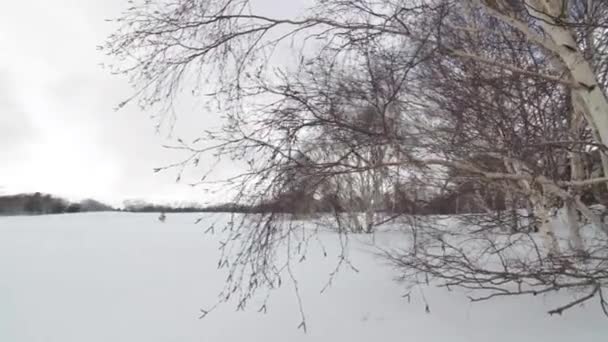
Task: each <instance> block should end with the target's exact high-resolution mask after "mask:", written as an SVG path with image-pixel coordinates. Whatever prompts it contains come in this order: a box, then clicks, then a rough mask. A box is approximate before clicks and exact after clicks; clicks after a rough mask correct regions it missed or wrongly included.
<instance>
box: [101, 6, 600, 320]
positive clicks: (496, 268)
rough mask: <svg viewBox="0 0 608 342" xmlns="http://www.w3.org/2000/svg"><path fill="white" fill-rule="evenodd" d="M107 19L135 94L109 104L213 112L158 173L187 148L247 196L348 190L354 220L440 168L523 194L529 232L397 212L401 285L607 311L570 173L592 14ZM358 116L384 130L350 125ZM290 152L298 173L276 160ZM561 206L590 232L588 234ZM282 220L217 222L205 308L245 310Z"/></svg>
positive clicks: (360, 9) (589, 111)
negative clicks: (230, 174)
mask: <svg viewBox="0 0 608 342" xmlns="http://www.w3.org/2000/svg"><path fill="white" fill-rule="evenodd" d="M118 22H119V23H121V24H122V26H121V28H120V29H119V30H118V31H117V32H116V33H115V34H114V35H112V36H111V37H110V38H109V40H108V42H107V44H106V45H105V46H104V47H103V48H104V49H105V51H106V52H107V53H108V54H110V55H112V56H113V57H115V58H116V60H117V61H118V63H117V65H115V67H114V71H115V72H117V73H122V74H126V75H128V76H130V79H131V81H132V83H133V85H134V87H135V93H134V96H133V97H131V98H129V99H128V100H127V101H125V102H124V103H122V104H121V106H122V105H126V104H128V103H129V102H132V101H137V102H138V103H139V104H140V105H142V106H143V107H144V108H148V109H150V110H158V111H159V114H160V115H161V117H162V116H163V115H172V114H171V113H174V112H173V111H171V110H169V109H170V108H171V105H172V103H173V102H174V101H178V99H179V96H180V94H181V93H183V92H184V91H186V90H187V91H188V93H192V94H195V95H197V94H200V96H201V97H202V98H208V99H209V102H210V103H211V104H213V105H214V108H216V111H217V114H218V115H223V116H224V117H225V118H226V125H225V126H224V128H223V129H222V130H220V131H218V132H209V133H208V135H206V136H203V137H201V138H200V139H196V140H195V141H193V142H184V141H178V142H177V143H176V146H173V148H177V149H181V150H185V151H189V152H190V157H188V158H187V159H185V160H184V161H183V162H182V163H177V164H174V165H171V166H170V167H169V168H171V167H173V168H177V169H178V170H181V169H183V168H184V167H186V166H194V165H197V163H196V162H195V161H196V160H199V158H200V156H201V155H203V154H205V153H212V154H214V155H217V156H219V157H224V158H233V159H238V160H242V161H244V162H245V163H246V164H247V166H248V169H247V170H246V171H245V172H244V173H243V174H242V175H240V176H238V177H234V178H231V179H229V180H228V182H229V183H228V184H227V185H230V186H236V187H237V188H238V189H239V197H238V199H240V200H241V201H242V202H245V203H248V204H251V203H257V204H262V203H265V202H266V201H268V199H269V198H272V196H273V194H276V193H280V192H281V190H284V189H282V188H283V187H284V186H286V184H290V182H283V181H281V180H284V179H285V177H288V176H289V174H290V172H292V171H293V170H294V168H299V170H300V171H301V172H302V173H301V174H307V175H310V176H312V177H310V178H311V179H314V180H315V182H317V183H318V184H333V185H334V187H335V188H336V191H338V189H337V187H340V190H339V191H343V189H344V188H346V189H347V190H354V189H355V187H346V185H347V184H346V183H347V181H346V180H347V179H359V180H361V184H364V185H365V186H363V187H360V189H359V193H360V195H362V196H363V197H366V202H367V208H366V209H367V210H365V211H366V212H367V217H368V218H367V219H366V225H367V226H368V227H369V224H370V223H371V222H373V221H374V219H373V217H374V216H375V215H376V212H375V211H376V210H375V203H376V202H377V201H378V199H379V196H378V195H379V192H380V191H379V189H381V188H383V187H385V188H388V187H389V186H390V185H395V184H404V183H405V182H404V179H403V178H404V175H405V174H407V175H408V177H409V179H410V180H413V182H415V183H416V184H413V185H412V186H413V187H420V188H423V189H431V188H433V187H436V186H441V185H440V184H447V183H449V182H450V181H451V180H450V179H449V177H448V176H449V175H450V174H454V173H456V174H458V175H459V176H460V177H466V178H468V179H471V180H473V181H474V183H475V184H477V185H480V186H488V187H491V188H493V189H502V191H504V192H505V193H508V194H509V196H510V198H511V200H510V201H511V202H512V203H517V202H518V201H517V200H515V198H519V199H522V200H521V202H524V203H522V204H521V207H530V208H531V210H530V211H533V213H534V216H535V217H536V218H537V219H538V227H539V234H540V235H539V234H537V233H535V232H534V231H533V230H530V231H526V232H522V231H518V232H513V231H512V230H510V229H507V230H504V229H502V232H501V231H500V230H499V229H498V228H504V222H503V221H500V220H498V221H493V222H494V224H493V225H491V227H490V229H480V227H479V225H477V224H470V225H466V226H465V227H464V228H463V229H462V230H455V229H452V228H450V227H438V226H437V225H434V224H433V222H431V220H427V221H426V222H425V224H422V225H421V222H422V220H421V219H420V217H414V218H413V219H411V220H409V221H408V222H410V224H407V225H406V224H404V225H405V226H406V228H408V229H409V231H411V232H412V236H411V239H409V240H408V242H409V243H410V245H409V247H408V249H406V250H404V251H387V253H386V254H387V258H389V259H390V260H391V261H393V262H394V263H395V265H397V266H398V268H399V270H400V274H401V278H402V279H403V280H404V281H406V282H407V283H409V284H410V285H412V284H413V285H416V284H423V283H431V282H432V283H433V284H436V285H439V286H460V287H462V288H466V289H471V290H477V291H475V294H476V295H474V297H472V299H473V300H485V299H490V298H494V297H497V296H507V295H536V294H541V293H553V292H554V291H557V290H559V289H567V290H572V291H575V293H576V294H577V295H578V296H577V297H576V298H575V299H574V300H572V301H571V302H569V303H565V304H564V305H563V306H561V307H558V308H556V309H555V310H553V311H552V312H551V313H562V312H563V311H565V310H567V309H569V308H571V307H573V306H575V305H577V304H580V303H582V302H585V301H588V300H590V299H593V298H597V299H599V302H600V303H601V304H602V307H603V308H604V310H605V312H608V309H607V307H608V306H607V305H606V302H605V301H604V297H603V291H604V290H605V288H606V281H607V279H608V268H607V267H606V266H605V265H606V257H607V255H608V251H607V246H608V244H607V243H606V242H607V241H608V228H607V226H606V225H605V224H604V223H603V222H602V220H601V218H600V217H599V216H598V215H597V214H595V213H594V212H593V211H592V210H591V209H590V208H589V207H588V205H587V204H585V203H583V201H582V200H581V197H580V194H581V193H582V192H583V191H584V190H586V189H588V188H589V187H590V186H593V185H597V184H605V183H606V182H607V181H608V178H606V175H607V173H606V172H604V175H591V174H585V175H582V174H581V172H580V169H581V167H580V160H581V159H583V158H584V156H585V155H586V154H588V153H589V152H591V151H599V153H600V154H601V155H602V162H603V165H604V169H605V170H606V169H607V167H606V166H608V160H607V159H606V156H605V155H604V151H605V149H606V143H607V142H608V114H607V113H608V101H607V97H606V94H607V93H606V89H607V88H606V87H607V84H606V82H607V76H606V74H608V72H607V70H608V66H607V65H608V63H606V58H605V51H606V47H607V46H608V45H607V44H608V43H607V38H606V35H605V34H604V33H605V30H606V27H608V4H607V3H606V2H602V1H583V0H578V1H576V0H570V1H563V0H508V1H507V0H464V1H460V0H458V1H457V0H410V1H401V0H399V1H398V0H380V1H368V0H346V1H342V0H340V1H338V0H328V1H318V2H315V3H313V4H312V5H311V6H310V8H307V9H306V10H305V11H303V12H302V13H301V14H300V15H299V16H291V17H275V16H272V15H271V14H269V13H265V12H264V11H263V7H261V6H259V4H256V3H255V1H247V0H240V1H237V0H170V1H165V0H163V1H160V0H159V1H154V0H148V1H143V2H135V3H134V5H133V6H132V7H131V8H129V9H128V10H127V11H126V12H125V13H124V15H123V16H122V17H121V18H119V19H118ZM285 56H288V57H285ZM386 80H390V82H385V81H386ZM203 95H211V96H208V97H207V96H203ZM353 109H356V110H355V111H353ZM361 109H364V110H367V109H371V111H370V113H374V114H373V115H371V116H368V118H371V117H377V118H381V119H382V120H377V122H376V120H374V121H370V122H369V124H368V125H363V126H362V125H359V124H356V123H355V122H354V121H356V120H354V121H353V115H354V114H352V113H357V110H361ZM359 113H361V112H359ZM349 115H350V116H349ZM387 119H389V120H392V121H393V123H392V124H387ZM379 123H382V125H380V124H379ZM336 146H337V147H339V148H333V147H336ZM302 155H304V156H306V160H307V162H306V165H303V163H302V162H301V159H299V158H295V157H294V156H302ZM252 156H254V157H252ZM489 160H491V161H492V162H488V161H489ZM429 192H430V191H429ZM345 193H348V191H347V192H342V194H345ZM353 196H354V194H353ZM351 200H352V198H351ZM514 205H515V206H518V205H519V204H514ZM558 206H565V207H566V209H567V210H566V211H567V218H568V222H569V226H570V236H569V237H568V238H567V239H566V242H568V243H566V244H564V243H563V242H564V241H563V239H560V237H559V236H558V235H557V233H556V229H555V226H554V225H553V219H552V218H551V210H552V209H553V208H555V207H558ZM344 209H345V211H346V213H347V214H349V215H357V214H358V212H357V211H358V209H355V208H354V207H353V206H351V207H350V208H344ZM518 209H520V208H519V207H516V208H514V211H515V212H517V210H518ZM576 211H578V212H580V213H582V215H584V216H585V217H587V219H588V220H589V221H591V222H592V223H593V227H592V228H593V234H592V236H593V238H592V239H591V240H589V241H586V240H584V239H583V238H582V235H581V234H580V226H579V225H580V222H578V221H577V220H574V218H573V217H574V216H575V215H574V214H575V212H576ZM488 214H489V213H488ZM281 218H283V217H282V216H281V215H277V213H276V212H273V211H272V210H268V211H267V212H264V213H262V215H259V216H256V219H255V220H254V222H253V223H252V222H251V221H245V220H242V221H239V222H232V224H231V225H230V226H229V227H227V228H226V230H227V231H228V232H229V233H230V234H229V237H228V238H227V240H226V241H225V242H224V243H223V244H222V250H223V251H224V252H225V253H224V254H223V259H222V260H220V262H219V265H220V267H226V268H228V269H229V273H230V275H231V276H230V277H229V282H228V285H227V288H226V290H225V292H224V293H223V294H224V296H222V298H224V299H225V300H228V299H230V298H232V297H233V296H236V297H237V302H238V303H239V307H243V306H244V305H245V304H246V303H247V302H248V300H249V299H250V298H251V295H252V292H255V290H257V289H260V288H275V287H276V286H277V284H278V283H280V279H281V274H280V270H283V269H286V267H287V266H288V265H289V261H290V260H293V258H294V256H292V255H290V256H289V257H287V258H286V259H287V260H288V261H287V263H288V264H287V266H285V265H283V264H278V263H279V262H278V261H277V258H276V254H275V253H276V252H277V248H278V246H279V245H280V243H279V242H280V241H283V242H284V241H287V242H288V244H290V243H293V241H295V240H297V236H298V235H297V234H298V233H297V232H299V231H300V230H297V229H294V225H293V224H291V223H290V222H287V221H285V220H282V219H281ZM335 220H336V221H337V222H336V223H337V224H338V226H340V224H341V221H340V215H336V216H335ZM510 224H511V223H510ZM500 226H502V227H500ZM517 226H518V225H517ZM505 231H508V233H505ZM514 233H515V234H514ZM300 242H301V241H300ZM234 250H237V252H236V254H234V253H230V251H234ZM288 250H289V251H293V250H294V248H288ZM295 250H300V249H299V248H295ZM531 256H532V257H531ZM282 260H285V259H282Z"/></svg>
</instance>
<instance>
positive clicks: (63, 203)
mask: <svg viewBox="0 0 608 342" xmlns="http://www.w3.org/2000/svg"><path fill="white" fill-rule="evenodd" d="M112 210H116V209H115V208H113V207H111V206H109V205H107V204H104V203H101V202H99V201H96V200H93V199H86V200H82V201H79V202H71V201H68V200H66V199H64V198H60V197H56V196H53V195H49V194H42V193H40V192H36V193H33V194H18V195H10V196H0V215H44V214H61V213H78V212H91V211H112Z"/></svg>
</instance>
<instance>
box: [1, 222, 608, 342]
mask: <svg viewBox="0 0 608 342" xmlns="http://www.w3.org/2000/svg"><path fill="white" fill-rule="evenodd" d="M199 216H200V215H195V214H183V215H176V214H175V215H168V217H167V221H166V223H164V224H162V223H160V222H158V220H157V215H155V214H126V213H98V214H74V215H56V216H37V217H0V341H7V342H36V341H41V342H42V341H44V342H96V341H100V342H101V341H103V342H109V341H112V342H123V341H124V342H157V341H158V342H161V341H162V342H166V341H172V342H173V341H188V342H190V341H197V342H200V341H238V342H242V341H265V342H283V341H349V342H356V341H382V342H389V341H428V342H434V341H438V342H445V341H450V342H457V341H463V342H464V341H466V342H475V341H484V342H485V341H493V342H500V341H508V342H513V341H536V342H538V341H551V342H559V341H568V342H572V341H598V342H599V341H608V319H606V318H605V317H603V316H602V314H601V312H600V309H599V308H598V307H597V306H596V305H595V304H588V305H587V306H585V307H580V308H575V309H573V310H570V311H568V312H566V313H565V315H564V316H553V317H550V316H548V315H547V314H546V311H547V310H548V309H549V308H551V304H555V301H556V300H557V301H559V298H557V299H551V303H549V302H548V300H547V299H546V298H543V297H539V298H515V299H514V298H506V299H498V300H494V301H491V302H486V303H476V304H471V303H469V302H468V300H467V299H466V298H465V296H464V295H463V294H462V293H459V292H447V291H446V290H443V289H435V288H426V289H418V290H415V291H414V292H413V293H412V297H411V302H410V303H408V301H407V300H406V299H404V298H402V295H403V294H404V293H405V290H404V288H403V286H402V285H400V284H398V283H395V282H394V281H392V278H393V277H394V276H395V273H394V270H392V269H390V268H389V267H387V266H386V265H385V264H384V262H383V260H381V259H378V258H377V257H374V256H373V254H372V253H370V252H369V250H370V247H369V246H368V245H366V244H364V243H354V244H352V246H351V250H350V255H351V259H352V260H353V262H354V264H355V266H356V267H357V268H358V269H359V270H360V272H359V273H355V272H353V271H349V270H348V269H345V270H344V272H342V273H340V274H339V275H338V277H337V278H336V279H335V281H334V282H333V286H332V287H331V288H330V289H329V290H327V291H326V292H325V293H324V294H320V293H319V291H320V289H321V288H322V287H323V285H325V283H326V281H327V277H328V274H329V272H331V270H332V269H333V267H334V266H335V264H336V260H337V259H336V258H337V254H336V253H332V251H335V250H336V248H333V249H332V248H331V246H332V245H337V239H336V238H335V236H333V235H332V234H331V233H323V236H322V237H321V240H322V241H323V243H324V244H325V245H327V246H329V247H330V248H329V249H330V253H329V255H328V257H323V256H322V253H318V251H317V252H315V249H314V248H313V249H312V250H311V253H310V255H309V257H308V259H307V261H306V262H305V263H302V264H299V265H298V266H297V267H296V269H295V271H296V273H297V274H296V275H297V278H298V279H299V282H300V287H301V291H302V299H303V305H304V310H305V314H306V317H307V322H308V329H309V330H308V333H307V334H303V333H302V331H301V330H298V329H297V325H298V324H299V322H300V318H299V311H298V309H297V301H296V297H295V296H294V293H293V290H292V289H293V288H292V287H291V286H289V284H288V283H287V284H285V286H283V288H282V289H280V290H279V291H278V292H275V293H274V295H273V296H272V297H271V300H270V302H269V307H268V312H267V313H266V314H261V313H257V312H256V307H254V306H251V307H250V308H249V310H248V311H245V312H235V311H234V305H227V306H222V307H220V308H219V310H217V311H215V312H213V313H212V314H211V315H210V316H208V317H206V318H205V319H202V320H201V319H199V318H198V317H199V309H200V308H205V307H208V306H209V305H212V304H213V303H215V300H216V296H217V294H218V292H219V290H220V289H221V287H222V285H223V284H224V279H225V273H222V272H221V271H220V272H218V271H217V270H216V263H217V258H218V249H217V247H218V244H217V242H218V241H217V237H213V236H210V235H205V234H203V230H204V229H205V228H206V226H205V225H202V224H199V225H195V224H193V222H194V220H195V219H196V218H198V217H199ZM225 218H226V216H225V215H224V216H221V215H208V217H207V218H206V219H205V220H204V221H205V222H210V221H211V220H222V219H225ZM383 234H384V235H383ZM396 234H398V233H395V232H386V233H380V234H379V235H378V236H377V237H376V238H377V241H379V242H380V243H387V242H390V243H391V244H393V245H395V244H398V243H399V236H398V235H396ZM563 295H564V296H567V294H565V293H564V294H563ZM423 298H426V301H427V302H428V304H429V308H430V311H431V312H430V313H428V314H427V313H425V305H424V303H423ZM564 299H566V298H564Z"/></svg>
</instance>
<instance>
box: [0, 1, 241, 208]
mask: <svg viewBox="0 0 608 342" xmlns="http://www.w3.org/2000/svg"><path fill="white" fill-rule="evenodd" d="M126 6H127V3H126V0H53V1H50V0H28V1H11V2H8V3H6V4H3V6H2V7H3V8H2V10H1V11H0V46H1V48H0V193H16V192H32V191H40V192H49V193H53V194H58V195H62V196H66V197H69V198H83V197H95V198H99V199H102V200H105V201H110V202H112V203H115V204H117V203H120V202H121V201H122V200H123V199H128V198H145V199H149V200H155V201H165V200H171V201H173V200H175V201H179V200H201V201H206V200H210V199H211V200H213V201H222V200H229V198H226V199H223V198H221V196H220V197H217V196H215V197H213V198H211V197H210V195H207V194H206V193H204V192H202V191H200V190H198V189H197V188H192V187H190V186H188V185H186V184H176V183H175V182H174V179H175V174H173V173H167V174H160V175H159V174H154V173H153V172H152V169H153V168H155V167H158V166H162V165H165V164H167V163H170V162H173V161H176V160H178V158H179V155H178V154H176V153H175V151H169V150H166V149H163V148H162V147H161V145H162V144H163V143H166V142H167V136H166V134H157V133H156V131H155V129H154V126H155V121H154V120H153V119H151V118H150V114H151V113H143V112H141V111H139V110H138V109H137V108H134V107H127V108H125V109H124V110H121V111H118V112H116V111H114V110H113V108H114V107H115V106H116V104H118V103H119V102H120V101H121V100H123V99H124V98H125V97H126V96H128V95H129V94H130V92H131V89H130V88H129V86H128V84H127V82H126V80H124V79H121V78H119V77H116V76H112V75H109V74H108V72H107V71H105V70H103V69H102V68H101V67H100V65H99V64H100V63H101V62H102V61H104V56H103V55H101V54H100V52H99V51H97V50H96V46H97V45H99V44H101V43H102V42H103V41H104V39H105V37H106V36H107V35H108V34H109V33H111V31H112V28H113V24H111V23H108V22H105V21H104V19H106V18H113V17H116V16H117V15H118V14H119V13H120V12H121V11H122V10H123V9H124V8H126ZM217 124H218V119H217V117H216V116H215V115H213V113H205V112H202V111H201V110H200V109H199V108H196V106H195V105H192V106H191V107H190V108H189V109H188V108H186V110H185V112H184V113H180V118H179V120H178V122H177V126H176V135H180V134H181V133H183V132H185V133H186V134H190V135H192V134H193V133H194V132H195V131H202V130H204V129H206V128H210V127H211V126H213V125H217ZM229 167H230V165H226V166H224V168H229Z"/></svg>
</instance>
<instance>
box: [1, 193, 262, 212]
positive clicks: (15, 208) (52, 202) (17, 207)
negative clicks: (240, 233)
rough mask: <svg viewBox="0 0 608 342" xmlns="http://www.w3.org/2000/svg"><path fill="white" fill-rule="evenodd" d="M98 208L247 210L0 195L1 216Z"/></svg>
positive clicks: (110, 209) (233, 206)
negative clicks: (112, 203)
mask: <svg viewBox="0 0 608 342" xmlns="http://www.w3.org/2000/svg"><path fill="white" fill-rule="evenodd" d="M99 211H124V212H132V213H157V212H166V213H194V212H232V211H238V212H250V211H251V209H249V208H247V207H245V206H237V205H234V204H222V205H214V206H211V207H204V206H202V205H199V204H197V203H186V204H173V205H166V204H154V203H150V202H146V201H143V200H128V201H125V202H124V203H123V208H115V207H113V206H111V205H108V204H106V203H103V202H100V201H97V200H94V199H85V200H82V201H69V200H67V199H64V198H61V197H58V196H54V195H50V194H44V193H40V192H36V193H27V194H17V195H5V196H0V215H45V214H64V213H80V212H99Z"/></svg>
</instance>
